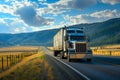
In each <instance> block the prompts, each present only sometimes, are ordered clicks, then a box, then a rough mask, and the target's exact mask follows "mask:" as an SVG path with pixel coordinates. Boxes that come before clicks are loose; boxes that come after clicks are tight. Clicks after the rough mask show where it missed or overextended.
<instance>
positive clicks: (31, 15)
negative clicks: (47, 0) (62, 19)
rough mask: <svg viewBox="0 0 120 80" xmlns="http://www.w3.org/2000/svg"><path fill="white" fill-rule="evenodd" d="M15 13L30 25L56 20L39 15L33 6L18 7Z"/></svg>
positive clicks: (39, 24)
mask: <svg viewBox="0 0 120 80" xmlns="http://www.w3.org/2000/svg"><path fill="white" fill-rule="evenodd" d="M15 14H17V15H19V16H20V18H21V19H22V20H23V21H24V22H25V23H26V24H28V25H29V26H35V27H37V26H44V25H49V24H51V23H52V22H54V19H49V18H43V17H41V16H39V15H38V14H37V13H36V10H35V8H34V7H33V6H23V7H21V8H18V9H17V10H16V12H15Z"/></svg>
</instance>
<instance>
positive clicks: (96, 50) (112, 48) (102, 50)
mask: <svg viewBox="0 0 120 80" xmlns="http://www.w3.org/2000/svg"><path fill="white" fill-rule="evenodd" d="M92 52H93V55H104V56H120V45H108V46H100V47H92Z"/></svg>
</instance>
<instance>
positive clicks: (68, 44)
mask: <svg viewBox="0 0 120 80" xmlns="http://www.w3.org/2000/svg"><path fill="white" fill-rule="evenodd" d="M53 46H54V56H57V55H59V56H60V58H61V59H63V58H65V59H67V60H68V61H69V62H70V61H71V60H73V59H85V60H86V61H89V62H90V61H91V60H92V50H91V49H90V46H89V37H88V36H86V31H85V28H78V27H66V26H65V27H63V28H61V29H60V30H59V31H58V32H57V34H56V35H55V36H54V41H53Z"/></svg>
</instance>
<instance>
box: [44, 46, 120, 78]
mask: <svg viewBox="0 0 120 80" xmlns="http://www.w3.org/2000/svg"><path fill="white" fill-rule="evenodd" d="M43 49H44V51H45V53H46V59H47V60H48V61H49V63H50V64H51V65H53V69H54V71H55V74H54V75H55V76H56V77H57V78H56V80H120V58H116V59H114V58H106V57H101V56H100V57H99V56H93V60H92V62H85V61H72V62H67V60H66V59H60V58H59V57H54V56H53V52H52V51H50V50H48V49H47V48H45V47H43Z"/></svg>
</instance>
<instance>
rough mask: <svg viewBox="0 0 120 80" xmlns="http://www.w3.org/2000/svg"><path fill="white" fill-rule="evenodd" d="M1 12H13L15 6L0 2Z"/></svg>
mask: <svg viewBox="0 0 120 80" xmlns="http://www.w3.org/2000/svg"><path fill="white" fill-rule="evenodd" d="M0 12H2V13H9V14H12V15H13V13H14V8H13V7H12V6H8V5H5V4H3V5H1V4H0Z"/></svg>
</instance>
